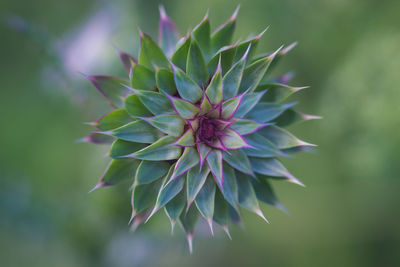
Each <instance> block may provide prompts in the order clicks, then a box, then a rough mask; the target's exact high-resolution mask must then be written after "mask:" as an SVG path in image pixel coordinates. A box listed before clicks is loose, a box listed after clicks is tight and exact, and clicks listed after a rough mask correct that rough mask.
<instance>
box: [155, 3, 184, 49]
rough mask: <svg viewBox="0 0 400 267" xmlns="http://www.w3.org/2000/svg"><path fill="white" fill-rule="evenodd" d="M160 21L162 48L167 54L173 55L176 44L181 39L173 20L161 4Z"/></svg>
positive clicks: (159, 30)
mask: <svg viewBox="0 0 400 267" xmlns="http://www.w3.org/2000/svg"><path fill="white" fill-rule="evenodd" d="M159 9H160V23H159V27H158V33H159V40H158V42H159V43H160V46H161V49H162V50H163V51H164V53H165V54H166V55H167V56H171V55H172V53H173V52H174V50H175V44H176V42H177V41H178V39H179V33H178V30H177V29H176V27H175V25H174V23H173V22H172V20H171V19H170V18H169V17H168V16H167V14H166V12H165V9H164V7H163V6H160V8H159Z"/></svg>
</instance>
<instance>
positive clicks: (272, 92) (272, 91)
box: [256, 81, 308, 102]
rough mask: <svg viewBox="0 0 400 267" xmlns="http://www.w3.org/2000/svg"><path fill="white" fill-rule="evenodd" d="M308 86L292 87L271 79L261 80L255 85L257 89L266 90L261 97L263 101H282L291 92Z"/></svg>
mask: <svg viewBox="0 0 400 267" xmlns="http://www.w3.org/2000/svg"><path fill="white" fill-rule="evenodd" d="M306 88H308V86H303V87H294V86H290V85H287V84H283V83H277V82H272V81H267V82H262V84H260V85H258V86H257V89H256V90H257V91H261V90H266V89H267V90H268V93H267V94H265V95H264V96H263V98H262V100H263V101H268V102H282V101H283V100H285V99H286V98H288V97H289V96H291V95H292V94H294V93H296V92H298V91H300V90H303V89H306Z"/></svg>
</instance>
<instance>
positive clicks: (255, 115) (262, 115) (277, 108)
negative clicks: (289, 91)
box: [246, 102, 297, 122]
mask: <svg viewBox="0 0 400 267" xmlns="http://www.w3.org/2000/svg"><path fill="white" fill-rule="evenodd" d="M296 104H297V103H296V102H294V103H288V104H276V103H267V102H261V103H258V104H257V105H256V106H255V107H254V108H253V109H252V110H251V111H250V112H249V113H248V114H247V115H246V117H247V118H249V119H251V120H255V121H258V122H268V121H271V120H273V119H275V118H276V117H278V116H279V115H281V114H282V113H283V112H284V111H285V110H287V109H289V108H290V107H293V106H294V105H296Z"/></svg>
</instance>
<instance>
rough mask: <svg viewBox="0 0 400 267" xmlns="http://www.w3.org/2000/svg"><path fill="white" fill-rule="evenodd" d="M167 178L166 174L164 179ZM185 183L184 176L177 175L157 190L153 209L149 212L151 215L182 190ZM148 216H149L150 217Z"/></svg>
mask: <svg viewBox="0 0 400 267" xmlns="http://www.w3.org/2000/svg"><path fill="white" fill-rule="evenodd" d="M168 180H169V177H168V175H167V177H166V181H168ZM184 183H185V177H178V178H177V179H175V180H172V181H171V182H169V183H167V184H164V185H163V186H162V187H161V189H160V191H159V192H158V196H157V201H156V204H155V206H154V209H153V211H152V212H151V215H153V214H154V213H155V212H157V211H158V210H159V209H161V208H162V207H164V206H165V205H166V204H167V203H168V202H170V201H171V200H172V199H173V198H174V197H175V196H176V195H177V194H178V193H179V192H181V191H182V189H183V185H184ZM151 215H150V216H149V218H150V217H151Z"/></svg>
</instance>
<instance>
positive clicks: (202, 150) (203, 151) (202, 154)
mask: <svg viewBox="0 0 400 267" xmlns="http://www.w3.org/2000/svg"><path fill="white" fill-rule="evenodd" d="M197 151H198V153H199V158H200V166H203V164H204V162H205V160H206V159H207V156H208V154H209V153H210V151H211V148H210V147H209V146H207V145H205V144H201V143H198V144H197Z"/></svg>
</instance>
